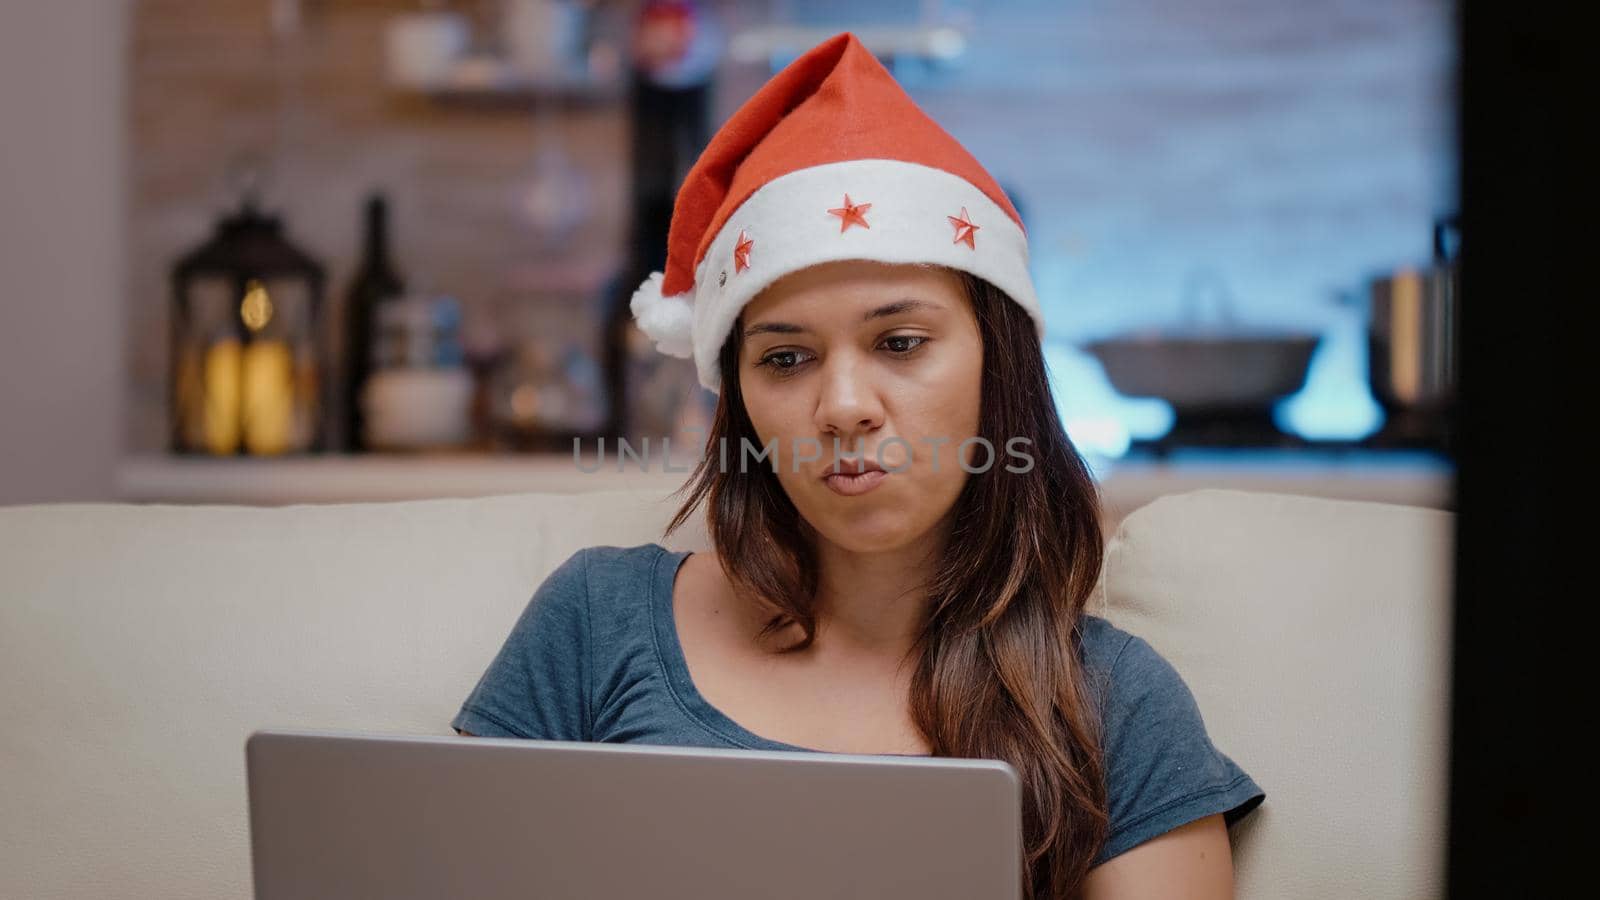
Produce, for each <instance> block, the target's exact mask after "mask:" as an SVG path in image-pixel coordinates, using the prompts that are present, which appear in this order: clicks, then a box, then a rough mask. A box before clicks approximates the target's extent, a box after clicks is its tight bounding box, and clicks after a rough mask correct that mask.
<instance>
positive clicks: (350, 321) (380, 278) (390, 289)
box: [343, 192, 405, 452]
mask: <svg viewBox="0 0 1600 900" xmlns="http://www.w3.org/2000/svg"><path fill="white" fill-rule="evenodd" d="M366 219H367V221H366V246H365V249H364V250H363V251H362V255H361V266H360V268H359V269H357V271H356V276H355V279H354V280H353V281H352V282H351V283H350V290H349V292H348V293H347V294H346V296H345V315H344V372H345V377H344V398H343V399H344V435H345V441H344V444H345V448H346V449H347V450H349V451H350V452H361V451H364V450H366V449H367V444H366V440H365V433H366V423H365V417H364V416H363V415H362V412H361V391H362V388H363V387H365V386H366V383H367V378H368V376H370V375H371V374H372V341H373V331H374V329H375V328H376V327H377V323H378V308H379V307H380V306H381V305H383V304H384V303H386V302H388V301H390V300H393V299H395V298H397V297H399V296H400V295H401V294H402V293H403V292H404V291H405V284H404V282H403V281H402V280H401V278H400V274H399V273H398V272H397V271H396V270H395V267H394V264H393V262H392V261H391V260H390V258H389V204H388V201H387V200H386V199H385V198H384V196H383V194H382V193H381V192H374V193H373V194H371V195H370V196H368V198H367V216H366Z"/></svg>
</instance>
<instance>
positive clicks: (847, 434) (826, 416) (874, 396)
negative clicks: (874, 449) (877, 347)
mask: <svg viewBox="0 0 1600 900" xmlns="http://www.w3.org/2000/svg"><path fill="white" fill-rule="evenodd" d="M818 390H819V391H820V393H819V395H818V397H817V411H816V423H815V424H816V426H817V430H819V431H821V432H823V433H825V434H836V435H839V436H841V437H843V438H845V439H853V438H854V437H856V436H857V435H860V434H864V433H866V432H869V431H872V430H874V429H876V428H878V427H879V426H881V425H882V424H883V404H882V403H881V402H880V401H879V399H878V391H877V389H876V386H875V385H873V384H872V381H871V379H870V377H869V376H868V375H867V373H866V372H864V371H863V367H861V366H859V365H857V364H856V363H855V362H853V361H851V360H849V359H841V358H839V356H837V355H835V357H834V358H833V359H830V360H828V361H827V362H826V363H825V364H824V365H823V370H822V378H821V380H820V382H819V387H818Z"/></svg>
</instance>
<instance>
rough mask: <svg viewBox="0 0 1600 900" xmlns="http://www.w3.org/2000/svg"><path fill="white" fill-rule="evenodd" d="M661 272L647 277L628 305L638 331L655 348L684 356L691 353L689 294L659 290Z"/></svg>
mask: <svg viewBox="0 0 1600 900" xmlns="http://www.w3.org/2000/svg"><path fill="white" fill-rule="evenodd" d="M662 277H663V276H662V273H660V272H652V273H650V277H649V278H646V279H645V280H644V283H643V284H641V285H639V289H638V290H636V291H634V292H633V299H632V300H630V301H628V308H629V309H630V310H632V312H633V318H634V321H635V322H637V323H638V325H639V330H640V331H643V332H644V333H645V334H647V335H649V336H650V338H651V339H652V340H654V341H655V342H656V349H657V350H660V351H661V352H662V353H665V354H667V355H668V356H676V357H679V358H681V359H688V358H690V357H692V356H694V306H693V303H692V302H691V301H692V298H691V294H690V293H688V292H686V293H682V294H673V295H672V296H670V297H669V296H665V295H663V294H662V293H661V280H662Z"/></svg>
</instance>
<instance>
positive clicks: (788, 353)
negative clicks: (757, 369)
mask: <svg viewBox="0 0 1600 900" xmlns="http://www.w3.org/2000/svg"><path fill="white" fill-rule="evenodd" d="M800 355H801V354H800V351H799V350H775V351H773V352H772V353H768V354H767V355H766V356H763V357H761V360H760V361H759V362H757V363H756V365H758V366H766V367H767V368H769V369H772V370H773V371H775V372H777V373H778V374H780V375H781V374H783V373H784V372H785V371H786V370H789V369H793V368H794V367H796V366H798V365H800V362H801V360H800V358H799V357H800Z"/></svg>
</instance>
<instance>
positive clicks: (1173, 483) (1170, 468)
mask: <svg viewBox="0 0 1600 900" xmlns="http://www.w3.org/2000/svg"><path fill="white" fill-rule="evenodd" d="M594 458H595V457H594V450H593V448H592V447H589V446H586V447H585V448H584V451H583V457H582V460H583V463H584V465H586V466H589V465H592V464H593V462H594ZM616 463H617V460H616V457H615V456H614V455H611V454H608V455H607V457H606V459H605V461H604V465H603V466H602V467H601V469H600V471H597V472H593V473H585V472H581V471H579V470H578V469H577V468H576V467H575V465H574V463H573V458H572V454H571V453H529V454H523V455H508V454H485V453H428V454H407V455H402V454H371V455H326V456H300V457H281V458H276V459H248V458H237V459H212V458H205V457H194V458H188V457H183V458H177V457H172V456H165V455H160V454H151V455H144V456H134V457H130V458H127V459H124V460H123V461H122V462H121V463H120V464H119V466H118V468H117V493H118V498H119V499H120V500H122V501H125V502H137V503H186V504H187V503H206V504H212V503H222V504H243V505H259V506H280V505H286V504H295V503H350V502H375V501H398V500H416V499H426V498H436V497H477V496H487V495H492V494H505V493H522V492H551V493H564V494H567V493H582V492H586V491H595V490H619V489H650V490H660V491H661V492H662V495H663V496H665V495H666V494H668V493H671V492H672V491H674V490H676V489H677V488H678V487H680V486H682V484H683V483H684V481H685V480H686V479H687V478H688V473H687V472H686V471H685V472H669V471H664V470H663V467H662V465H661V463H660V460H657V459H651V460H650V467H649V471H643V472H642V471H640V470H639V467H638V464H637V463H634V462H632V461H631V460H630V461H629V464H628V466H627V468H625V469H624V471H621V472H618V471H617V470H616ZM683 465H684V466H687V465H688V463H687V461H684V462H683ZM1095 468H1096V474H1097V477H1098V478H1099V480H1100V484H1101V493H1102V499H1103V502H1104V506H1105V510H1106V517H1107V520H1108V522H1109V523H1114V522H1116V521H1117V520H1119V519H1120V518H1121V517H1122V516H1124V515H1126V514H1128V513H1129V512H1132V511H1133V510H1134V509H1137V508H1138V507H1140V506H1143V505H1144V504H1146V503H1149V502H1150V501H1151V500H1154V499H1155V498H1157V497H1159V496H1162V495H1163V494H1171V493H1181V492H1184V491H1190V490H1195V489H1198V488H1208V487H1215V488H1232V489H1236V490H1252V491H1274V492H1281V493H1290V494H1306V495H1312V496H1321V497H1330V498H1335V499H1345V500H1366V501H1375V502H1380V503H1399V504H1405V505H1409V506H1425V507H1433V508H1437V509H1452V508H1454V468H1453V466H1452V465H1451V464H1450V463H1449V462H1448V461H1447V460H1445V459H1443V458H1441V457H1437V456H1434V455H1432V454H1427V453H1415V452H1404V451H1355V450H1350V451H1341V452H1337V453H1323V452H1316V451H1248V450H1239V451H1232V450H1218V451H1205V452H1197V453H1184V452H1179V453H1175V454H1173V455H1171V456H1170V457H1169V458H1167V459H1164V460H1155V459H1137V458H1131V459H1123V460H1116V461H1109V462H1105V463H1101V464H1099V465H1097V466H1095Z"/></svg>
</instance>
